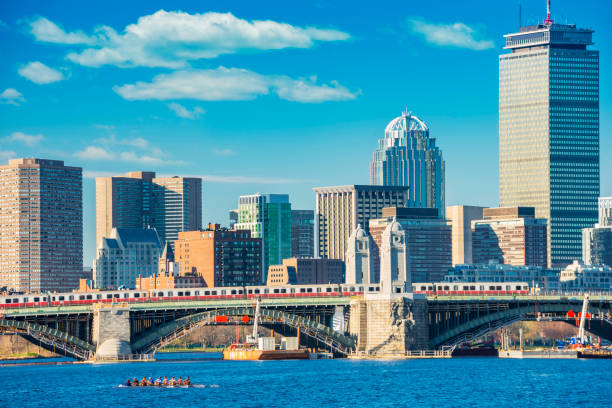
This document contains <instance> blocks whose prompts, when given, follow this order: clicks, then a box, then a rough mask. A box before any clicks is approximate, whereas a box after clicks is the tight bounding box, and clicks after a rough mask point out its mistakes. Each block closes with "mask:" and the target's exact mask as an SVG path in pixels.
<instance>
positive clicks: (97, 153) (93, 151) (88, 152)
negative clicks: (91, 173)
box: [74, 146, 115, 160]
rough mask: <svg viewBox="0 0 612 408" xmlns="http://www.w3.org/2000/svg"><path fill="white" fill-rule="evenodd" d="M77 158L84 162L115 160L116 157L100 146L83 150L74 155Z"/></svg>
mask: <svg viewBox="0 0 612 408" xmlns="http://www.w3.org/2000/svg"><path fill="white" fill-rule="evenodd" d="M74 155H75V156H76V157H78V158H80V159H84V160H113V159H114V158H115V155H114V154H113V153H112V152H110V151H108V150H106V149H104V148H102V147H99V146H87V147H86V148H85V150H81V151H79V152H76V153H75V154H74Z"/></svg>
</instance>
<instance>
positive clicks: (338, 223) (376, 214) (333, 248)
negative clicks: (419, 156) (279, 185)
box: [314, 185, 408, 260]
mask: <svg viewBox="0 0 612 408" xmlns="http://www.w3.org/2000/svg"><path fill="white" fill-rule="evenodd" d="M314 191H315V194H316V209H315V224H316V225H315V245H316V247H317V253H316V255H317V256H318V257H320V258H335V259H342V260H345V256H346V251H347V242H348V238H349V237H350V236H351V234H352V233H353V231H355V229H356V228H357V225H361V227H362V228H363V229H364V230H365V231H366V232H367V230H368V222H369V221H370V219H373V218H380V217H381V216H382V209H383V208H384V207H404V206H405V205H406V200H407V198H408V187H402V186H366V185H349V186H337V187H318V188H315V189H314Z"/></svg>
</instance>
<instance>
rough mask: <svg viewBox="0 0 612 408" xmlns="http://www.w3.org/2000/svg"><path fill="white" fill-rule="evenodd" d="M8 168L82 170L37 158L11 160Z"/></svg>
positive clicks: (59, 161)
mask: <svg viewBox="0 0 612 408" xmlns="http://www.w3.org/2000/svg"><path fill="white" fill-rule="evenodd" d="M6 166H9V167H27V166H33V167H64V168H68V169H78V170H81V168H80V167H75V166H65V165H64V161H63V160H51V159H40V158H37V157H24V158H18V159H9V161H8V164H7V165H6Z"/></svg>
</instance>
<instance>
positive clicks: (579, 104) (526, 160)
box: [499, 14, 599, 267]
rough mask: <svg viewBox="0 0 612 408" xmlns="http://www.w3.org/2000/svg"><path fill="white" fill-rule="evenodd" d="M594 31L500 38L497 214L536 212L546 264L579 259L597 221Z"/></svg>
mask: <svg viewBox="0 0 612 408" xmlns="http://www.w3.org/2000/svg"><path fill="white" fill-rule="evenodd" d="M592 35H593V30H590V29H582V28H577V27H576V26H575V25H573V24H558V23H555V22H554V21H553V20H552V19H551V18H550V14H549V15H548V17H547V18H546V20H545V21H544V22H543V23H542V24H538V25H534V26H530V27H521V28H520V30H519V32H518V33H512V34H507V35H505V38H506V46H505V49H507V50H509V51H510V53H508V54H503V55H500V56H499V177H500V205H501V206H502V207H511V206H529V207H535V216H536V218H546V219H547V220H548V234H547V235H548V236H547V240H548V243H547V244H548V245H547V246H548V248H547V256H548V264H549V266H559V267H565V266H566V265H567V264H569V263H571V262H572V260H574V259H578V258H579V257H580V255H581V230H582V229H583V228H588V227H591V226H592V225H593V224H594V223H595V222H596V219H597V197H598V196H599V52H598V51H596V50H590V49H588V47H589V46H590V45H592V44H593V41H592Z"/></svg>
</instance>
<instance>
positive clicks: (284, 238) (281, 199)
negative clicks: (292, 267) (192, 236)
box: [234, 193, 291, 283]
mask: <svg viewBox="0 0 612 408" xmlns="http://www.w3.org/2000/svg"><path fill="white" fill-rule="evenodd" d="M234 228H235V229H239V230H250V231H251V238H261V239H262V247H263V248H262V252H263V257H262V272H263V273H262V282H264V283H265V282H266V281H267V278H268V266H270V265H280V264H282V263H283V259H287V258H291V203H290V202H289V196H288V195H287V194H259V193H257V194H252V195H245V196H240V198H239V199H238V222H237V223H236V224H234Z"/></svg>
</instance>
